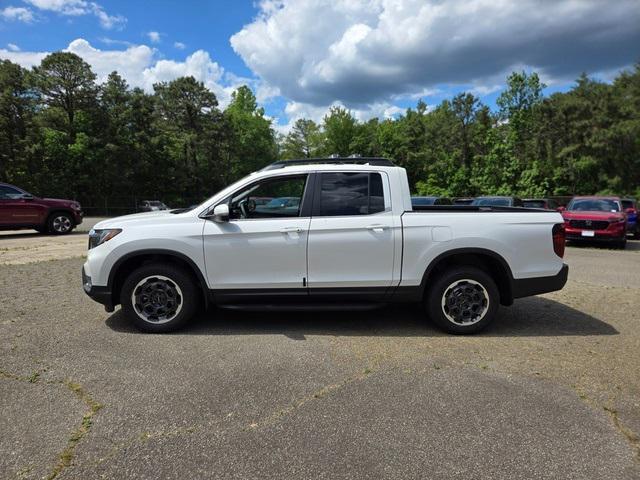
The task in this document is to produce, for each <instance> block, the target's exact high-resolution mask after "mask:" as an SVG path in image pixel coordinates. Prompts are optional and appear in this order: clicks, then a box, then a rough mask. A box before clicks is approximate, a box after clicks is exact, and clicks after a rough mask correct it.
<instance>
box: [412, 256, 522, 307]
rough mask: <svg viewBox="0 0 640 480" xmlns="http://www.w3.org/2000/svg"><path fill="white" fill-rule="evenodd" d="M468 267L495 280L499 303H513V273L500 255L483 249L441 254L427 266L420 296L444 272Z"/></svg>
mask: <svg viewBox="0 0 640 480" xmlns="http://www.w3.org/2000/svg"><path fill="white" fill-rule="evenodd" d="M463 265H470V266H474V267H478V268H481V269H482V270H484V271H486V272H487V273H488V274H489V275H491V277H492V278H493V279H494V280H495V282H496V286H497V287H498V291H499V292H500V303H501V304H502V305H511V304H512V303H513V273H512V272H511V268H510V267H509V264H508V263H507V261H506V260H505V259H504V257H502V256H501V255H500V254H498V253H496V252H494V251H492V250H488V249H485V248H456V249H453V250H449V251H448V252H444V253H441V254H440V255H438V256H437V257H436V258H434V259H433V260H432V261H431V263H430V264H429V265H428V266H427V268H426V270H425V272H424V274H423V276H422V282H421V283H420V289H421V291H422V295H424V294H426V292H427V289H428V285H429V281H430V279H433V278H434V277H435V276H436V275H438V274H439V273H440V272H443V271H444V270H446V269H448V268H451V267H454V266H463Z"/></svg>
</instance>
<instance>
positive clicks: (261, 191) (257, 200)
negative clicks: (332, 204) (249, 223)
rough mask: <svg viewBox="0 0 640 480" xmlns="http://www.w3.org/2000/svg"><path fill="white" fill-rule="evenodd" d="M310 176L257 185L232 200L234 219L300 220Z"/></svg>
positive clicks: (231, 206)
mask: <svg viewBox="0 0 640 480" xmlns="http://www.w3.org/2000/svg"><path fill="white" fill-rule="evenodd" d="M306 181H307V176H306V175H302V176H295V177H279V178H273V179H270V180H266V181H264V182H258V183H254V184H252V185H250V186H248V187H247V188H245V189H243V190H241V191H240V192H238V193H236V194H234V195H233V196H232V197H231V200H230V203H229V212H230V217H231V218H240V219H243V218H282V217H298V216H299V215H300V205H301V204H302V195H303V194H304V186H305V183H306Z"/></svg>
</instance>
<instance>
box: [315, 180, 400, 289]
mask: <svg viewBox="0 0 640 480" xmlns="http://www.w3.org/2000/svg"><path fill="white" fill-rule="evenodd" d="M316 185H317V186H316V195H315V198H314V204H313V216H312V219H311V226H310V227H309V253H308V256H309V260H308V262H309V288H310V292H311V293H312V294H316V293H319V294H323V293H325V292H326V290H325V292H323V291H322V289H327V288H331V289H362V288H363V287H365V288H368V287H377V288H378V289H380V291H384V289H385V288H387V287H389V286H390V285H391V284H392V280H393V271H394V270H393V267H394V256H395V242H396V236H397V235H396V225H395V224H394V216H393V214H392V211H391V201H390V196H389V183H388V179H387V176H386V174H385V173H380V172H323V173H319V174H318V179H317V180H316ZM348 292H349V290H345V293H348Z"/></svg>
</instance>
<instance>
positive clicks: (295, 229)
mask: <svg viewBox="0 0 640 480" xmlns="http://www.w3.org/2000/svg"><path fill="white" fill-rule="evenodd" d="M300 232H302V229H301V228H300V227H284V228H281V229H280V233H300Z"/></svg>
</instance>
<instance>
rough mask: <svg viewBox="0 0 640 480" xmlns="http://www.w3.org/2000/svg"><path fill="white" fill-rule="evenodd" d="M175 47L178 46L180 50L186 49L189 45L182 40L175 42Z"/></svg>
mask: <svg viewBox="0 0 640 480" xmlns="http://www.w3.org/2000/svg"><path fill="white" fill-rule="evenodd" d="M173 47H174V48H177V49H178V50H184V49H185V48H187V46H186V45H185V44H184V43H182V42H173Z"/></svg>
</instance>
